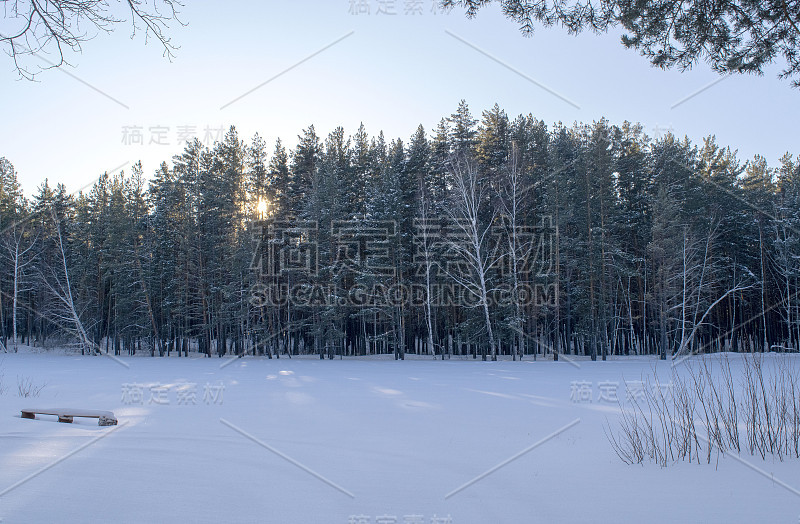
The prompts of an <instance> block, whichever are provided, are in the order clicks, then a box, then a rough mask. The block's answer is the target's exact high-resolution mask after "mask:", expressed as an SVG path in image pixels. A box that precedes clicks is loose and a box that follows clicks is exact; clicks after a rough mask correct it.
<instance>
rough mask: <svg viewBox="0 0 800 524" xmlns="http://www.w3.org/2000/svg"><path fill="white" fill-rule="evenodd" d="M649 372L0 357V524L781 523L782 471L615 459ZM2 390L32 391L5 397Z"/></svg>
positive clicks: (461, 364)
mask: <svg viewBox="0 0 800 524" xmlns="http://www.w3.org/2000/svg"><path fill="white" fill-rule="evenodd" d="M731 358H732V359H733V368H734V371H735V370H736V369H737V368H738V366H740V365H741V360H740V359H739V358H738V357H737V356H732V357H731ZM798 363H800V361H798ZM221 365H224V367H221ZM654 366H655V367H656V369H657V373H658V374H659V375H660V376H661V377H662V381H663V382H664V383H665V384H667V383H669V380H670V364H669V363H668V362H659V361H657V360H655V359H650V358H626V359H616V360H612V361H608V362H600V361H598V362H590V361H587V360H579V361H577V362H576V363H569V362H565V361H561V362H552V361H548V362H544V361H539V362H532V361H526V362H511V361H501V362H493V363H492V362H481V361H480V360H478V361H473V360H456V359H452V360H449V361H435V360H430V359H412V358H409V359H408V360H405V361H394V360H390V359H388V358H387V359H378V358H375V359H363V360H362V359H348V360H333V361H329V360H326V361H320V360H318V359H316V358H293V359H287V358H281V359H279V360H267V359H260V358H244V359H236V360H231V361H227V360H224V359H223V360H220V359H216V358H214V359H204V358H189V359H184V358H180V359H178V358H149V357H132V358H122V359H121V361H116V360H115V359H112V358H108V357H81V356H73V355H67V354H53V353H34V352H31V351H24V352H20V353H19V354H0V373H2V374H3V379H2V382H3V384H4V387H5V392H4V393H3V394H2V395H0V420H2V423H0V520H1V521H2V523H3V524H6V523H17V522H147V523H151V522H209V523H220V522H276V523H294V522H298V523H334V524H347V523H350V522H358V523H370V524H372V523H382V524H387V523H407V522H408V523H411V522H413V523H425V524H428V523H444V522H451V523H454V524H467V523H480V524H484V523H506V522H507V523H533V522H615V523H616V522H786V523H796V522H798V517H799V516H800V496H798V495H797V494H796V493H795V492H793V490H797V489H800V460H798V459H788V460H785V461H784V462H779V461H777V460H773V459H771V458H768V459H767V460H762V459H761V458H760V456H759V457H757V458H754V457H751V456H750V455H749V453H747V452H743V453H742V458H744V459H746V460H747V461H748V463H750V464H751V465H753V466H755V467H757V468H759V469H760V470H761V472H758V471H755V469H753V468H752V467H748V465H747V464H744V463H742V462H741V461H737V460H734V459H733V458H731V457H730V456H719V458H718V460H717V459H716V458H714V459H712V463H711V464H710V465H709V464H706V463H705V461H703V462H701V464H699V465H698V464H697V463H692V464H689V463H687V462H683V461H681V462H677V463H674V464H671V465H669V466H668V467H666V468H661V467H659V466H658V465H656V464H654V463H651V462H647V461H646V462H645V464H644V465H636V466H629V465H625V464H624V463H622V462H621V461H620V460H619V458H618V457H617V456H616V454H615V453H614V451H613V449H612V448H611V446H610V445H609V443H608V440H607V438H606V436H605V432H604V426H605V424H606V421H609V422H611V423H612V426H614V427H616V420H617V413H618V410H619V407H618V403H617V402H616V401H615V400H614V397H615V396H616V397H618V398H619V399H620V400H622V401H623V402H625V401H626V397H627V396H628V395H635V394H636V388H637V387H639V386H637V381H639V380H641V379H642V377H643V376H646V375H649V374H652V372H653V368H654ZM18 379H21V380H25V381H26V382H29V384H32V385H39V386H41V385H44V388H43V389H42V390H41V393H40V394H39V396H38V397H29V398H20V396H19V394H18V385H17V382H18ZM28 407H74V408H84V409H103V410H111V411H113V412H114V413H115V414H116V416H117V418H118V419H119V423H120V425H119V426H112V427H98V426H97V422H96V421H95V420H93V419H75V423H73V424H61V423H58V422H57V421H56V419H55V417H52V416H38V417H37V420H27V419H23V418H20V409H22V408H28ZM536 444H538V445H536ZM534 445H536V446H535V447H534ZM76 450H77V451H76ZM524 451H527V452H526V453H522V454H520V453H521V452H524ZM515 457H516V458H515ZM498 466H500V467H498ZM487 472H488V475H485V474H486V473H487ZM482 475H483V476H482ZM481 476H482V478H479V477H481ZM770 477H772V478H770ZM774 479H777V480H778V481H780V482H782V483H785V484H786V485H787V486H789V487H791V489H787V488H786V487H784V486H782V485H781V484H780V483H779V482H777V481H776V480H774Z"/></svg>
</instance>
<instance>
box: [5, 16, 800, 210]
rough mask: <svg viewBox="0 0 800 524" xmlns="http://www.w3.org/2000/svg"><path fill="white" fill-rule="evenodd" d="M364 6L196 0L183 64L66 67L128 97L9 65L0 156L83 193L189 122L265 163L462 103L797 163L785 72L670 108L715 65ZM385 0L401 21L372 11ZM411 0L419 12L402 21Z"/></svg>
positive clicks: (121, 45)
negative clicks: (668, 63)
mask: <svg viewBox="0 0 800 524" xmlns="http://www.w3.org/2000/svg"><path fill="white" fill-rule="evenodd" d="M367 3H368V4H370V8H371V12H370V14H358V15H354V14H351V13H350V6H351V3H350V1H349V0H333V1H328V2H303V1H288V0H287V1H282V2H274V1H273V2H245V1H229V2H225V3H220V2H191V1H188V2H187V6H186V7H185V8H184V9H183V10H182V14H181V17H182V19H183V20H184V21H185V22H187V23H188V26H187V27H180V26H175V27H173V29H172V30H171V35H172V36H173V39H174V41H175V43H176V44H178V45H180V47H181V48H180V49H179V50H178V51H177V56H176V58H175V59H174V60H173V62H172V63H170V62H169V61H167V60H166V59H164V58H162V57H161V49H160V48H159V47H158V46H157V45H156V43H155V42H150V43H149V44H148V45H147V46H145V45H144V43H143V40H142V38H141V35H139V36H137V37H136V38H135V39H134V40H131V39H130V38H129V37H130V31H129V28H128V27H127V26H124V25H122V26H120V27H118V29H117V31H116V32H115V33H114V34H111V35H107V34H100V35H98V36H97V37H96V38H95V39H93V40H92V41H90V42H87V43H86V44H85V45H84V52H83V54H80V55H69V58H70V59H71V61H72V63H73V64H74V65H75V67H73V68H69V69H68V71H69V72H70V73H71V74H73V75H75V76H76V77H78V78H80V79H81V80H82V81H83V82H86V83H88V84H90V85H91V86H94V88H96V89H98V90H100V91H102V92H103V93H105V94H106V95H108V97H111V98H113V99H115V100H116V101H118V102H115V101H114V100H111V99H110V98H107V97H106V96H103V95H102V94H100V93H98V92H97V91H95V90H93V89H91V88H90V87H87V85H85V84H83V83H81V82H79V81H77V80H76V79H74V78H72V77H71V76H68V75H66V74H64V73H63V72H60V71H57V70H51V71H47V72H44V73H42V74H40V75H39V76H38V77H37V82H35V83H31V82H29V81H26V80H17V79H16V78H17V77H16V75H15V74H14V72H13V71H12V65H11V62H10V61H9V60H8V59H5V58H4V59H3V60H2V61H0V65H1V66H2V67H0V85H1V86H2V92H3V97H2V99H3V106H2V122H3V124H2V127H0V156H5V157H7V158H8V159H9V160H11V161H12V162H13V163H14V165H15V166H16V168H17V170H18V172H19V174H20V179H21V182H22V184H23V187H24V189H25V193H26V195H30V194H31V193H32V191H33V190H34V188H35V187H36V186H37V185H38V184H39V183H41V181H42V180H44V178H46V177H47V178H49V179H50V180H51V182H56V181H60V182H64V183H65V184H66V185H67V187H68V188H69V189H70V190H77V189H79V188H80V187H82V186H84V185H86V184H90V183H91V182H92V181H93V180H94V179H96V178H97V176H98V175H99V174H100V173H102V172H103V171H106V170H109V171H110V170H112V169H113V168H115V167H117V166H120V165H122V164H125V163H128V167H126V169H127V168H129V166H130V164H132V163H133V162H135V161H136V160H140V159H141V160H142V162H143V164H144V169H145V173H146V174H147V175H148V176H150V175H151V174H152V172H153V171H154V170H155V169H156V168H157V167H158V164H159V163H160V162H161V161H162V160H167V161H169V160H170V159H171V158H172V155H174V154H176V153H179V152H180V151H181V150H182V148H183V145H182V143H179V142H178V132H179V128H180V127H181V126H195V128H196V131H197V134H198V135H199V136H200V138H201V139H202V138H204V136H205V129H206V128H219V127H222V126H224V127H225V128H227V126H229V125H230V124H234V125H236V127H237V129H238V130H239V132H240V135H241V136H242V137H243V138H245V139H247V140H248V141H249V139H250V138H251V137H252V135H253V134H254V133H255V132H258V133H259V134H260V135H261V136H262V137H264V138H265V139H266V140H267V143H268V148H269V150H270V151H271V150H272V147H273V145H274V140H275V138H277V137H281V138H282V139H283V141H284V143H286V144H287V145H290V146H291V145H293V144H294V143H295V142H296V137H297V135H298V134H299V133H300V132H301V131H302V129H303V128H305V127H307V126H308V125H309V124H314V125H315V127H316V129H317V131H318V133H319V134H321V135H323V136H324V135H326V134H327V133H328V132H330V131H331V130H332V129H333V128H335V127H336V126H338V125H342V126H344V128H345V130H346V131H347V132H348V133H353V132H355V130H356V129H357V127H358V125H359V123H360V122H362V121H363V122H364V124H365V126H366V128H367V131H368V132H369V133H370V134H377V133H378V131H380V130H381V129H382V130H383V131H384V133H385V134H386V136H387V138H395V137H401V138H403V139H404V140H406V139H407V138H408V137H409V136H410V135H411V134H412V133H413V132H414V130H415V129H416V127H417V125H418V124H420V123H421V124H423V125H424V126H425V128H426V129H427V130H429V131H430V130H432V129H433V127H434V126H435V125H436V124H437V122H438V121H439V119H440V118H441V117H443V116H446V115H449V114H450V113H452V112H453V111H454V110H455V108H456V106H457V105H458V102H459V100H460V99H462V98H464V99H466V100H467V102H468V103H469V104H470V108H471V109H472V112H473V114H474V115H475V116H476V117H480V113H481V111H482V110H484V109H488V108H490V107H491V106H492V105H493V104H494V103H495V102H497V103H499V104H500V106H501V107H502V108H503V109H505V110H506V112H507V113H508V114H509V116H510V117H511V118H513V117H515V116H516V115H517V114H519V113H526V114H527V113H529V112H530V113H533V115H534V116H536V117H538V118H540V119H543V120H544V121H545V122H547V123H548V124H552V123H553V122H557V121H562V122H565V123H570V124H571V123H572V122H574V121H583V122H591V121H592V120H596V119H599V118H600V117H603V116H605V117H606V118H608V119H609V120H610V121H611V122H613V123H621V122H622V121H623V120H630V121H638V122H641V123H642V124H643V125H644V127H645V130H646V131H647V132H648V134H650V135H651V136H653V135H655V134H657V133H659V132H661V133H664V132H665V130H666V129H667V128H671V129H673V130H674V132H675V133H676V134H678V135H681V136H682V135H684V134H686V135H688V136H689V137H690V138H691V139H692V140H693V141H695V142H697V141H700V139H701V138H702V137H703V136H705V135H708V134H715V135H716V136H717V142H718V143H719V144H720V145H730V146H731V147H733V148H736V149H739V157H740V159H742V160H745V159H748V158H751V157H752V155H753V154H755V153H761V154H763V155H764V156H766V157H767V159H768V161H769V162H770V164H771V165H773V166H774V165H777V161H778V158H779V157H780V156H781V155H782V154H783V153H784V152H786V151H790V152H791V153H793V154H797V153H800V141H798V137H800V133H799V132H798V116H800V111H798V109H799V108H800V90H797V89H792V88H790V86H789V83H788V82H786V81H781V80H778V79H777V78H776V73H777V71H778V67H777V66H775V67H773V68H772V69H771V70H769V71H768V72H767V73H766V74H765V75H764V76H763V77H754V76H731V77H729V78H725V79H724V80H722V81H721V82H719V83H717V84H715V85H713V86H712V87H710V88H708V89H707V90H705V91H703V92H702V93H700V94H697V95H696V96H695V97H693V98H691V99H689V100H687V101H685V102H684V103H682V104H680V105H678V106H677V107H675V108H673V106H674V105H675V104H676V103H677V102H679V101H681V100H683V99H685V98H686V97H687V96H689V95H691V94H692V93H695V92H696V91H698V90H700V89H701V88H703V87H704V86H707V85H708V84H710V83H712V82H714V81H716V80H719V78H720V77H719V76H718V75H716V74H715V73H714V72H712V71H710V70H709V68H708V67H707V66H706V65H705V64H699V65H697V66H696V67H695V69H693V70H692V71H689V72H684V73H681V72H679V71H677V70H675V71H667V72H664V71H661V70H658V69H653V68H651V67H650V66H649V64H648V62H647V60H646V59H644V58H642V57H640V56H639V55H638V53H637V52H636V51H631V50H626V49H624V48H623V47H622V46H621V44H619V38H618V36H615V35H604V36H595V35H590V34H585V35H581V36H579V37H577V38H576V37H571V36H569V35H567V34H566V33H565V32H564V31H563V30H561V29H558V28H550V29H539V30H538V31H537V33H536V34H535V35H534V37H533V38H524V37H523V36H521V35H520V33H519V31H518V30H517V27H516V25H515V24H514V23H513V22H511V21H509V20H506V19H505V18H504V17H503V16H502V14H501V13H500V12H499V9H498V8H496V7H494V6H493V7H491V8H487V9H484V10H483V11H482V12H480V14H479V16H478V17H477V18H476V19H473V20H467V19H466V18H465V17H464V15H463V12H461V11H455V12H452V13H449V14H445V13H443V12H441V11H439V12H438V13H435V14H434V13H433V12H432V10H431V7H432V0H424V1H422V2H412V1H408V0H395V1H394V2H391V1H388V2H379V1H378V0H369V1H368V2H367ZM381 3H383V4H385V5H387V6H391V5H394V9H395V11H396V12H397V14H396V15H394V16H392V15H387V14H378V13H377V11H378V8H379V5H380V4H381ZM416 3H420V4H421V5H422V13H421V14H416V15H411V14H406V13H405V9H406V6H407V4H408V6H409V7H410V6H411V4H416ZM446 31H449V32H450V33H452V34H453V35H456V36H457V37H458V38H460V39H463V40H465V41H467V42H469V43H470V44H471V45H473V46H475V47H477V48H479V49H481V50H483V51H484V52H485V53H488V54H490V55H492V56H494V57H496V58H497V59H498V60H500V61H502V62H503V63H505V64H507V65H508V66H510V67H511V68H513V69H516V70H517V71H519V72H520V73H522V74H524V75H525V76H527V77H529V78H531V79H533V80H535V81H536V82H538V83H539V84H542V85H544V86H546V87H547V88H549V89H550V90H552V91H554V92H556V93H558V94H559V95H560V96H561V97H564V98H566V99H568V100H569V101H571V102H572V103H574V104H575V105H577V106H578V107H579V108H576V107H574V106H573V105H571V104H570V103H568V102H565V101H564V100H562V99H561V98H559V97H557V96H555V95H553V94H551V93H549V92H548V91H546V90H544V89H542V88H541V87H539V86H537V85H536V84H534V83H532V82H530V81H529V80H526V79H525V78H523V77H521V76H520V75H518V74H516V73H514V72H513V71H511V70H509V69H507V68H505V67H504V66H502V65H500V64H498V63H496V62H495V61H493V60H491V59H490V58H488V57H486V56H485V55H483V54H481V53H480V52H478V51H476V50H475V49H473V48H472V47H470V46H469V45H467V44H465V43H464V42H462V41H460V40H458V39H457V38H456V37H454V36H451V35H450V34H448V33H447V32H446ZM351 32H352V34H350V36H348V37H346V38H344V39H343V40H341V41H340V42H338V43H337V44H335V45H333V46H331V47H329V48H328V49H326V50H324V51H322V52H320V53H319V54H317V55H316V56H313V57H312V58H310V59H308V60H307V61H305V62H304V63H302V64H300V65H297V66H296V67H294V68H293V69H291V70H290V71H288V72H286V73H285V74H283V75H281V76H279V77H278V78H276V79H274V80H272V81H271V82H269V83H267V84H265V85H263V86H262V87H260V88H258V89H256V90H255V91H253V92H252V93H250V94H249V95H247V96H245V97H243V98H241V99H239V100H237V101H236V102H234V103H233V104H230V105H229V106H227V107H225V108H224V109H221V108H222V106H224V105H226V104H228V103H229V102H231V101H232V100H234V99H236V98H237V97H239V96H241V95H242V94H243V93H245V92H247V91H249V90H251V89H253V88H254V87H256V86H258V85H260V84H262V83H263V82H265V81H267V80H269V79H270V78H272V77H274V76H275V75H277V74H279V73H281V72H282V71H284V70H286V69H287V68H290V67H291V66H293V65H295V64H297V62H299V61H301V60H303V59H304V58H307V57H309V55H312V54H314V53H316V52H318V51H319V50H320V49H322V48H324V47H325V46H328V45H329V44H331V43H332V42H334V41H336V40H337V39H340V38H341V37H343V36H345V35H348V34H349V33H351ZM123 105H124V106H127V108H126V107H123ZM126 126H138V127H140V128H141V133H142V137H143V141H144V144H143V145H138V144H125V143H123V133H124V128H125V127H126ZM156 126H161V127H162V128H165V132H164V136H163V141H164V142H165V144H166V145H158V144H150V143H149V142H150V141H151V140H153V139H156V138H158V137H157V136H156V135H155V134H154V133H153V132H151V129H150V128H151V127H156ZM659 130H660V131H659Z"/></svg>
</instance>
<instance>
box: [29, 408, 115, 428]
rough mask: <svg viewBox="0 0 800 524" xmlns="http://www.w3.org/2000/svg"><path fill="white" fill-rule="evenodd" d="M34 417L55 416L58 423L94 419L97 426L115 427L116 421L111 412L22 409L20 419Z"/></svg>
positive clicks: (69, 409)
mask: <svg viewBox="0 0 800 524" xmlns="http://www.w3.org/2000/svg"><path fill="white" fill-rule="evenodd" d="M36 415H55V416H57V417H58V421H59V422H69V423H71V422H72V419H73V417H85V418H96V419H97V425H98V426H116V425H117V419H116V417H114V413H112V412H111V411H98V410H96V409H71V408H53V409H23V410H22V418H34V419H35V418H36Z"/></svg>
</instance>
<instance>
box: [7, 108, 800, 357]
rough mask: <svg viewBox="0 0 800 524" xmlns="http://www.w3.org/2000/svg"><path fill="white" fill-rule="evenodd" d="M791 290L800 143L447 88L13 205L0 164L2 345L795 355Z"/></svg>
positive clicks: (191, 149)
mask: <svg viewBox="0 0 800 524" xmlns="http://www.w3.org/2000/svg"><path fill="white" fill-rule="evenodd" d="M376 232H377V233H378V234H377V236H376ZM298 254H300V255H302V256H309V254H311V255H313V257H312V258H313V271H311V272H309V271H307V270H308V269H309V266H308V264H305V265H304V261H303V260H300V265H299V266H296V267H292V266H291V263H292V261H294V262H297V259H296V256H297V255H298ZM308 260H311V259H307V260H306V262H307V261H308ZM303 269H305V271H303ZM298 290H299V291H300V292H301V293H305V295H304V296H305V297H306V300H303V301H298V300H295V298H296V295H295V296H291V293H292V292H297V291H298ZM314 290H317V291H319V290H323V291H321V293H322V295H321V296H320V297H319V298H320V300H319V301H316V302H315V301H314V300H308V297H313V293H314ZM354 290H355V291H358V293H354ZM386 290H390V292H391V293H400V294H403V293H407V295H404V296H403V297H401V299H397V300H391V299H390V300H387V299H386V297H385V296H383V295H381V296H379V295H380V293H381V292H385V291H386ZM398 290H399V291H398ZM442 290H444V291H442ZM523 291H524V292H523ZM798 291H800V157H793V156H792V155H790V154H788V153H787V154H786V155H784V156H783V158H781V159H780V165H778V166H769V165H768V163H767V161H766V160H765V159H764V158H763V157H761V156H758V155H756V156H755V157H754V158H753V159H751V160H748V161H744V162H743V161H740V160H739V159H738V158H737V153H736V151H735V150H731V148H729V147H722V146H720V145H718V144H717V143H716V141H715V138H714V137H713V136H712V137H708V138H705V139H704V140H703V141H702V143H701V144H693V143H692V142H691V141H690V140H689V139H688V138H684V139H679V138H677V137H676V136H674V135H673V134H672V133H667V134H665V135H664V136H659V137H654V138H652V137H649V136H648V135H647V134H646V133H645V131H644V129H643V127H642V126H641V125H640V124H633V123H629V122H624V123H622V124H621V125H615V124H611V123H609V122H608V121H606V120H605V119H601V120H600V121H596V122H593V123H591V124H583V123H580V124H579V123H576V124H573V125H571V126H567V125H564V124H562V123H557V124H555V125H552V126H548V125H546V124H545V123H544V122H542V121H541V120H538V119H537V118H535V117H534V116H532V115H530V114H529V115H520V116H518V117H516V118H513V119H511V118H509V117H508V116H507V115H506V113H505V112H504V111H503V110H502V109H501V108H500V107H499V106H497V105H495V106H494V107H493V108H491V109H488V110H486V111H483V112H482V115H481V117H480V119H478V118H475V117H473V116H472V114H471V112H470V109H469V107H468V105H467V104H466V102H464V101H462V102H461V103H460V104H459V106H458V108H457V110H456V111H455V112H454V113H453V114H452V115H450V116H448V117H446V118H443V119H441V121H440V122H439V123H438V125H437V126H436V127H435V128H434V129H433V131H432V132H431V133H429V132H428V131H426V130H425V129H424V128H423V127H422V126H419V127H418V128H417V130H416V131H415V132H414V134H413V135H412V136H411V137H410V138H409V139H408V141H403V140H401V139H393V140H388V141H387V139H386V138H385V137H384V135H383V133H382V132H381V133H379V134H378V135H376V136H371V135H369V134H368V133H367V131H366V130H365V129H364V126H363V125H362V126H361V127H360V128H359V129H358V130H357V131H356V133H355V134H353V135H349V136H348V135H347V134H346V133H345V131H344V129H342V128H341V127H339V128H336V129H335V130H333V131H332V132H331V133H330V134H329V135H327V136H326V137H324V138H323V137H321V136H319V135H317V132H316V130H315V129H314V126H309V127H308V128H307V129H305V130H303V132H302V134H301V135H300V136H299V137H298V143H297V145H296V147H294V149H292V150H287V148H286V147H285V146H284V145H283V144H282V142H281V141H280V140H278V141H277V142H276V143H275V144H274V147H273V148H271V153H270V152H268V148H267V144H266V143H265V141H264V140H263V139H262V138H261V137H260V136H258V135H257V134H256V135H255V136H254V137H253V138H252V139H251V140H250V141H249V143H248V142H246V141H244V140H242V139H241V138H240V137H239V135H238V133H237V131H236V129H235V128H234V127H231V128H230V130H229V131H228V132H227V134H226V135H225V137H224V139H223V140H222V141H220V142H217V143H215V144H213V146H210V147H209V146H205V145H203V144H202V143H201V142H200V141H199V140H197V139H194V140H192V141H189V142H187V143H186V146H185V148H184V149H183V151H182V152H181V153H180V154H178V155H176V156H174V157H173V158H172V162H171V164H168V163H167V162H164V163H162V164H161V165H160V167H159V168H158V169H157V170H156V171H155V172H154V173H152V175H151V176H150V177H146V175H145V173H144V172H143V168H142V165H141V163H137V164H135V165H134V166H133V167H132V168H131V169H130V170H129V171H128V172H119V173H113V174H104V175H103V176H101V177H100V178H99V179H98V180H97V182H96V183H95V184H94V185H93V187H91V189H90V190H88V191H86V192H80V193H79V194H77V195H71V194H69V193H68V191H67V190H66V188H65V187H64V186H63V185H62V184H57V185H55V186H52V185H51V184H50V183H49V182H48V181H45V182H44V183H42V184H41V185H40V186H39V187H38V189H37V190H36V192H35V194H34V195H32V196H31V197H30V198H26V197H25V196H24V195H23V193H22V191H21V189H20V186H19V183H18V181H17V173H16V171H15V168H14V166H13V165H12V164H11V162H10V161H8V160H7V159H5V158H3V159H0V342H1V343H2V349H3V350H4V351H14V350H16V348H17V346H18V345H19V344H29V345H36V346H44V345H48V344H49V345H56V344H69V345H74V346H75V347H77V348H80V350H81V352H84V353H86V352H88V353H97V352H108V353H112V354H117V355H119V354H122V353H128V354H133V353H139V352H145V353H148V354H150V355H153V356H155V355H161V356H165V355H171V354H173V353H176V354H177V355H178V356H188V354H189V353H190V352H199V353H201V354H205V355H207V356H212V355H218V356H223V355H245V354H255V355H266V356H269V357H270V358H272V357H281V356H292V355H298V354H318V355H319V356H320V358H326V357H329V358H333V357H334V356H349V355H367V354H394V355H395V358H404V356H405V354H406V353H415V354H428V355H432V356H433V355H435V356H437V357H440V358H449V357H450V356H452V355H457V356H459V355H460V356H469V357H471V358H478V357H480V358H483V359H490V358H491V359H496V358H497V357H498V356H499V355H506V356H509V355H510V356H511V357H512V358H514V359H517V358H520V359H521V358H541V357H543V356H548V358H550V356H551V355H552V358H555V359H558V358H559V355H562V356H567V358H568V357H569V356H570V355H587V356H590V357H591V358H592V359H597V358H602V359H605V358H606V357H607V356H608V355H632V354H637V355H640V354H657V355H660V356H661V358H667V357H669V356H673V357H674V356H679V355H685V354H690V353H696V352H714V351H775V350H777V351H797V349H798V347H800V300H798V297H797V294H798ZM442 293H444V294H445V295H446V300H441V298H442V296H441V294H442ZM276 296H277V300H266V298H272V299H274V298H275V297H276ZM354 297H355V298H358V300H354ZM381 297H382V298H381ZM498 297H499V298H498Z"/></svg>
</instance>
